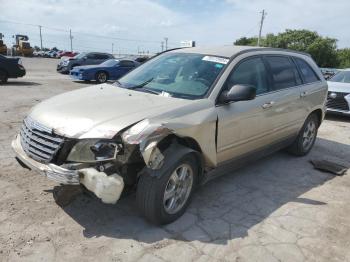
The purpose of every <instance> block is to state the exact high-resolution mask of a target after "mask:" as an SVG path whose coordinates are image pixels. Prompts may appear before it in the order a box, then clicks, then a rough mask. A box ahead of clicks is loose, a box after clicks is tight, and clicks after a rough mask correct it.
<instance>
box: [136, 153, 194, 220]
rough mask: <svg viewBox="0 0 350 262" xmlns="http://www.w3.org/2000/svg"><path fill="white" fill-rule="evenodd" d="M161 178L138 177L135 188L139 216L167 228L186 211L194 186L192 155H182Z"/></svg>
mask: <svg viewBox="0 0 350 262" xmlns="http://www.w3.org/2000/svg"><path fill="white" fill-rule="evenodd" d="M168 170H169V171H168V172H167V173H164V174H163V175H162V176H161V177H152V176H150V175H149V174H142V175H141V177H140V179H139V182H138V185H137V192H136V198H137V204H138V208H139V210H140V212H141V213H142V214H143V215H144V216H145V217H146V219H147V220H149V221H150V222H152V223H154V224H168V223H171V222H173V221H174V220H176V219H177V218H179V217H180V216H181V215H182V214H183V213H184V212H185V210H186V208H187V206H188V205H189V203H190V199H191V196H192V193H193V190H194V187H195V184H196V183H197V178H198V172H197V170H198V168H197V167H196V161H195V157H194V156H193V154H187V155H184V156H183V157H182V158H181V159H179V160H178V161H177V162H176V163H175V164H174V165H173V166H172V167H171V168H169V169H168Z"/></svg>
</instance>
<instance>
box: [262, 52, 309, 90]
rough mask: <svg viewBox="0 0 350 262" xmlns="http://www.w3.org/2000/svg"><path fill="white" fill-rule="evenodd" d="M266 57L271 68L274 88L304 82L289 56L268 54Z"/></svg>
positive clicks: (278, 88) (287, 86) (277, 88)
mask: <svg viewBox="0 0 350 262" xmlns="http://www.w3.org/2000/svg"><path fill="white" fill-rule="evenodd" d="M265 59H266V61H267V63H268V65H269V67H270V69H271V74H272V80H273V85H272V86H273V90H280V89H284V88H289V87H293V86H297V85H300V84H301V83H302V82H301V79H300V76H299V74H298V71H297V68H296V67H295V65H294V63H293V62H292V61H291V59H290V58H289V57H287V56H267V57H266V58H265Z"/></svg>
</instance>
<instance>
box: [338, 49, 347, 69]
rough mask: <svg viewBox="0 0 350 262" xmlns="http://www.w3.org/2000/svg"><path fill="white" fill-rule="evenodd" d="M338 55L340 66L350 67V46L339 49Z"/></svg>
mask: <svg viewBox="0 0 350 262" xmlns="http://www.w3.org/2000/svg"><path fill="white" fill-rule="evenodd" d="M337 56H338V62H339V67H340V68H350V48H344V49H339V50H338V51H337Z"/></svg>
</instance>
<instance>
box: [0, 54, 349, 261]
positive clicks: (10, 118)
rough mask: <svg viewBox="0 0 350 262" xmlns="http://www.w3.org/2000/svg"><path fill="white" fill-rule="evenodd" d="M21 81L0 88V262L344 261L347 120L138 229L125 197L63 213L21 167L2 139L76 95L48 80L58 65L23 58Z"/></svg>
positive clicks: (59, 79) (62, 80)
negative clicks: (310, 145)
mask: <svg viewBox="0 0 350 262" xmlns="http://www.w3.org/2000/svg"><path fill="white" fill-rule="evenodd" d="M23 62H24V66H25V67H26V68H27V71H28V72H27V75H26V76H25V77H24V78H20V79H15V80H10V82H9V83H8V84H7V85H3V86H0V97H1V103H0V261H181V262H183V261H268V262H273V261H292V262H295V261H327V262H328V261H350V172H349V171H348V172H347V174H346V175H344V176H342V177H340V176H334V175H332V174H329V173H322V172H320V171H317V170H315V169H313V167H312V165H311V164H310V163H309V160H311V159H330V160H334V161H337V162H339V163H344V164H347V165H349V164H350V118H348V119H347V118H344V117H331V118H328V119H326V120H325V121H324V123H323V124H322V126H321V128H320V130H319V135H318V139H317V142H316V144H315V147H314V149H313V150H312V152H311V153H310V154H309V155H308V156H306V157H302V158H295V157H292V156H290V155H288V154H286V153H283V152H280V153H276V154H274V155H271V156H269V157H267V158H265V159H262V160H259V161H257V162H256V163H254V164H251V165H249V166H247V167H245V168H243V169H240V170H239V171H235V172H232V174H228V175H226V176H223V177H221V178H218V179H216V180H214V181H212V182H210V183H208V184H207V185H205V186H203V187H202V188H200V189H199V190H198V191H197V192H196V194H195V197H194V199H193V202H192V204H191V205H190V207H189V209H188V211H187V212H186V213H185V214H184V215H183V217H181V218H180V219H179V220H178V221H176V222H174V223H173V224H170V225H167V226H163V227H155V226H152V225H150V224H148V223H147V222H145V221H144V220H143V219H142V217H140V216H139V215H138V213H137V210H136V208H135V196H134V195H131V196H128V197H126V198H124V199H122V200H121V201H120V202H118V203H117V205H115V206H113V205H105V204H102V203H101V202H99V201H98V200H96V199H95V198H91V197H89V196H87V195H81V196H79V197H78V198H77V199H76V200H75V201H74V202H72V203H71V204H70V205H69V206H67V207H65V208H61V207H59V206H58V205H57V204H56V203H55V201H54V200H53V197H52V189H53V187H54V186H56V184H55V183H53V182H51V181H49V180H48V179H46V178H45V177H43V176H40V175H38V174H36V173H34V172H32V171H28V170H25V169H23V168H21V167H20V166H19V165H18V164H17V162H16V161H15V160H14V158H13V156H14V154H13V152H12V150H11V148H10V142H11V139H12V138H13V137H14V135H15V134H16V133H18V132H19V129H20V125H21V121H22V119H23V118H24V117H25V115H26V114H27V113H28V111H29V110H30V108H31V107H32V106H33V105H35V104H37V103H39V102H40V101H42V100H44V99H46V98H48V97H51V96H53V95H56V94H59V93H62V92H65V91H69V90H73V89H76V88H83V87H84V86H86V84H83V83H75V82H72V81H71V80H70V79H69V78H68V76H65V75H60V74H58V73H56V72H55V66H56V63H57V60H50V59H36V58H28V59H23Z"/></svg>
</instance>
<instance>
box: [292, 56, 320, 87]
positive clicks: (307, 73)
mask: <svg viewBox="0 0 350 262" xmlns="http://www.w3.org/2000/svg"><path fill="white" fill-rule="evenodd" d="M294 59H295V62H296V63H297V65H298V67H299V69H300V72H301V74H302V76H303V77H304V81H305V83H306V84H307V83H313V82H317V81H319V80H320V79H319V78H318V76H317V75H316V73H315V72H314V70H312V68H311V67H310V66H309V65H308V63H306V62H305V61H304V60H303V59H300V58H294Z"/></svg>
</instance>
